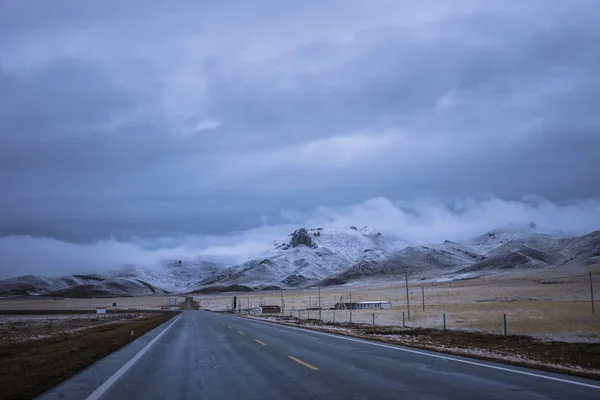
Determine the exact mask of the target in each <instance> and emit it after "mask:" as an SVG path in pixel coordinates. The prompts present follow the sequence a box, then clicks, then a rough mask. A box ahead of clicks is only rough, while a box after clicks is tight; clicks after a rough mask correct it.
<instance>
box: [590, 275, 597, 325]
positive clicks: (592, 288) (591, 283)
mask: <svg viewBox="0 0 600 400" xmlns="http://www.w3.org/2000/svg"><path fill="white" fill-rule="evenodd" d="M590 295H591V296H592V314H594V315H596V308H595V307H594V283H593V281H592V271H590Z"/></svg>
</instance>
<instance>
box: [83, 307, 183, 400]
mask: <svg viewBox="0 0 600 400" xmlns="http://www.w3.org/2000/svg"><path fill="white" fill-rule="evenodd" d="M179 318H181V315H179V316H178V317H177V318H175V320H174V321H173V322H171V324H169V326H167V327H166V328H165V329H163V331H162V332H161V333H159V334H158V335H156V337H155V338H154V339H152V340H151V341H150V343H148V344H147V345H146V346H144V348H143V349H141V350H140V351H138V353H137V354H136V355H135V356H133V357H131V359H130V360H129V361H127V362H126V363H125V365H123V366H122V367H121V368H119V369H118V370H117V372H115V373H114V374H112V375H111V377H110V378H108V379H107V380H106V381H105V382H104V383H103V384H102V385H100V386H98V388H97V389H96V390H94V391H93V392H92V393H91V394H90V395H89V396H88V397H86V398H85V400H98V399H99V398H101V397H102V396H103V395H104V393H106V391H107V390H108V389H110V387H111V386H112V385H113V384H114V383H115V382H116V381H117V380H118V379H119V378H120V377H121V376H123V374H125V372H127V370H128V369H129V368H131V366H132V365H133V364H135V362H136V361H137V360H139V359H140V358H141V357H142V356H143V355H144V354H146V352H147V351H148V350H150V347H152V345H153V344H154V343H156V342H157V341H158V339H160V338H161V336H162V335H164V334H165V333H166V332H167V331H168V330H169V329H170V328H171V327H172V326H173V325H175V323H176V322H177V321H179Z"/></svg>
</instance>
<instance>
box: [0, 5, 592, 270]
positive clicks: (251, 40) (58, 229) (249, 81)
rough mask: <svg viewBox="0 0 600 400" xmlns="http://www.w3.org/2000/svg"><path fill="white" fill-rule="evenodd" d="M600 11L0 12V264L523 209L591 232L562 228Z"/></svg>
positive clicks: (581, 138) (586, 199)
mask: <svg viewBox="0 0 600 400" xmlns="http://www.w3.org/2000/svg"><path fill="white" fill-rule="evenodd" d="M598 15H600V2H598V1H594V0H590V1H586V0H577V1H567V0H565V1H549V0H541V1H519V2H507V1H485V2H484V1H479V0H473V1H457V0H452V1H422V2H408V1H406V2H404V1H398V0H391V1H374V0H368V1H359V0H353V1H342V0H340V1H303V2H294V3H290V2H281V1H252V2H250V1H238V2H236V1H224V2H213V1H177V2H166V1H149V0H143V1H141V0H140V1H134V0H128V1H79V0H77V1H76V0H73V1H59V0H57V1H33V2H23V1H20V0H14V1H1V0H0V93H1V94H0V190H1V194H0V221H1V224H0V237H4V239H0V241H3V242H2V243H0V249H2V248H4V249H5V251H6V249H7V248H10V249H12V251H16V250H15V249H16V248H19V249H20V250H19V251H21V252H22V253H23V254H26V253H30V252H31V249H32V247H31V246H32V244H31V243H32V242H31V241H36V240H37V241H39V240H42V239H41V238H44V239H43V240H45V242H44V243H46V244H47V243H50V244H52V243H57V244H61V246H62V245H70V244H74V245H86V246H89V245H90V244H94V243H97V242H98V241H106V240H112V241H116V242H121V243H127V244H128V245H129V244H131V243H133V242H135V243H137V244H136V246H138V245H139V244H140V243H141V242H144V243H155V245H156V243H159V244H160V243H162V244H165V245H168V243H171V242H170V241H169V240H171V239H170V238H180V239H179V240H181V238H185V237H208V236H210V237H229V236H230V233H231V232H240V231H248V230H249V229H250V231H248V232H256V230H255V229H253V228H256V227H258V226H262V227H265V226H267V227H269V226H271V227H275V226H278V227H285V229H287V228H288V225H287V224H290V223H291V224H300V223H301V222H303V221H300V220H298V218H295V219H294V218H293V216H297V215H305V216H306V215H308V214H311V215H312V213H314V210H323V209H324V208H323V207H326V209H327V210H330V211H331V212H332V213H333V214H334V215H338V216H339V215H341V211H340V212H338V211H337V210H348V207H353V205H354V206H356V207H359V208H360V207H368V206H365V204H366V205H368V204H372V202H373V201H374V202H375V203H376V204H378V206H381V205H382V204H386V205H387V204H389V205H391V207H400V208H402V207H403V206H402V205H404V208H403V209H406V208H408V209H409V211H410V209H412V211H413V212H414V210H415V206H414V205H415V204H423V201H426V202H434V203H436V204H438V205H439V207H441V208H440V209H441V210H443V212H449V213H454V212H459V213H460V207H458V209H457V204H463V205H464V204H472V205H473V207H475V209H478V207H479V208H481V207H485V205H486V204H496V202H506V203H503V204H512V205H514V204H516V203H514V202H515V201H517V202H521V203H522V204H526V206H523V205H521V206H519V207H521V209H522V207H530V206H531V202H530V201H529V200H526V201H522V200H521V199H522V198H523V196H528V195H535V196H538V197H536V198H537V199H538V200H539V199H540V198H544V199H546V200H547V202H546V200H544V201H543V203H544V204H546V205H547V206H548V207H550V208H549V209H554V210H559V209H560V210H563V211H564V210H571V211H569V212H568V213H567V214H564V213H563V214H561V215H571V214H569V213H570V212H572V211H573V210H574V208H573V207H576V209H577V210H579V211H576V212H579V214H578V215H580V216H582V215H587V217H581V218H580V219H579V220H572V221H570V222H569V221H568V219H566V220H565V221H563V222H562V224H561V225H560V226H557V228H561V229H567V230H568V229H569V228H572V229H571V230H573V231H583V230H585V229H588V228H590V225H594V224H595V223H596V222H598V219H597V212H598V208H597V203H596V201H597V200H598V199H599V198H600V184H599V183H600V178H599V177H600V162H599V155H600V150H599V149H600V112H599V108H598V107H599V104H600V74H598V71H600V28H599V27H598V26H599V25H598ZM370 199H376V200H370ZM424 199H425V200H424ZM490 199H491V200H490ZM536 201H537V200H536ZM539 201H542V200H539ZM539 201H538V203H536V204H538V205H539V204H540V203H539ZM377 202H379V203H377ZM465 202H466V203H465ZM511 202H512V203H511ZM428 204H430V203H428ZM519 204H520V203H519ZM407 205H410V206H407ZM580 206H581V207H583V208H577V207H580ZM385 207H387V206H384V207H383V208H385ZM553 207H554V208H553ZM561 207H562V208H561ZM565 207H567V208H565ZM311 210H312V211H311ZM531 210H533V211H531V213H532V215H531V218H533V217H534V216H535V206H533V208H531ZM582 210H583V211H582ZM590 210H591V211H590ZM561 212H562V211H561ZM586 212H591V215H588V214H586ZM307 213H308V214H307ZM342 214H343V213H342ZM488 214H489V213H488ZM486 215H487V214H486ZM490 215H491V214H490ZM519 215H520V214H519ZM291 216H292V217H291ZM369 218H371V219H373V220H365V219H368V218H366V217H365V218H363V219H362V220H360V221H359V222H363V221H364V222H365V223H366V224H370V225H374V226H378V225H381V224H383V225H385V224H386V223H388V222H389V218H388V216H387V215H382V214H373V215H370V216H369ZM503 218H504V219H506V223H510V222H513V221H512V220H511V214H506V215H504V214H503ZM519 218H520V219H522V220H527V219H529V216H528V215H526V213H525V214H523V215H520V216H519ZM561 218H562V217H561ZM594 218H596V219H594ZM309 219H310V218H309V217H306V220H309ZM306 220H305V221H304V222H306ZM549 220H551V218H549ZM491 221H493V222H494V224H495V223H500V221H496V219H494V218H492V219H487V220H485V221H484V222H483V223H482V224H481V225H477V226H478V227H481V228H484V227H486V228H487V227H488V226H490V225H491ZM561 221H562V220H561ZM586 221H587V222H586ZM597 228H600V226H598V227H597ZM269 229H271V228H269ZM454 229H455V231H459V232H460V231H461V229H462V228H460V227H455V228H454ZM465 229H466V228H465ZM469 229H470V230H469ZM469 229H466V231H468V232H471V231H472V230H473V229H472V228H469ZM280 230H281V231H282V232H283V229H280ZM280 230H276V231H277V233H279V232H280ZM268 231H269V232H270V234H273V235H274V233H275V232H274V231H272V230H268ZM441 232H445V230H444V229H442V230H441ZM438 236H439V235H438ZM9 239H10V241H8V240H9ZM17 239H19V240H17ZM423 239H424V240H425V239H437V236H432V237H424V238H423ZM15 240H17V242H15ZM140 241H141V242H140ZM209 242H210V241H209ZM15 243H16V244H15ZM202 243H204V245H206V243H208V242H202ZM210 243H212V244H215V243H213V242H210ZM227 243H230V242H227ZM46 244H45V245H44V246H46ZM148 246H149V247H152V246H151V245H148ZM148 246H147V247H148ZM201 247H202V246H201ZM49 248H52V245H50V246H49ZM43 249H47V247H43ZM45 251H46V250H43V251H42V250H40V252H39V256H40V257H42V256H43V255H44V254H45ZM5 254H6V253H5ZM18 254H21V253H18ZM14 258H15V257H14V254H13V257H7V256H5V257H2V256H1V255H0V263H2V265H0V270H2V269H4V270H7V269H11V268H14V263H13V262H14ZM8 264H10V266H8ZM37 268H38V269H39V268H42V267H37ZM43 268H46V267H43ZM48 268H49V267H48Z"/></svg>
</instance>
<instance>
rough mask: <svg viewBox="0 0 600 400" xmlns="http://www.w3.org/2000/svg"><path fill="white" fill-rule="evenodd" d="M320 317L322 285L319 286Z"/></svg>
mask: <svg viewBox="0 0 600 400" xmlns="http://www.w3.org/2000/svg"><path fill="white" fill-rule="evenodd" d="M319 319H321V286H319Z"/></svg>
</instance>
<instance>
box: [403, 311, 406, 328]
mask: <svg viewBox="0 0 600 400" xmlns="http://www.w3.org/2000/svg"><path fill="white" fill-rule="evenodd" d="M402 327H403V328H406V324H405V323H404V311H402Z"/></svg>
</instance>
